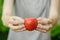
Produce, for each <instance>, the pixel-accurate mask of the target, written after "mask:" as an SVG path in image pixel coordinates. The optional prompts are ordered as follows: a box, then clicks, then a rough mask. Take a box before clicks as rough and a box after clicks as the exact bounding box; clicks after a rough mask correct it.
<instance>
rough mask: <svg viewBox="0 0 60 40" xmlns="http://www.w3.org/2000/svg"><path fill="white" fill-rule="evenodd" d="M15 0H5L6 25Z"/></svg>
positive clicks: (3, 18)
mask: <svg viewBox="0 0 60 40" xmlns="http://www.w3.org/2000/svg"><path fill="white" fill-rule="evenodd" d="M12 9H13V0H4V4H3V12H2V21H3V24H4V25H7V21H8V19H9V17H10V16H11V14H12Z"/></svg>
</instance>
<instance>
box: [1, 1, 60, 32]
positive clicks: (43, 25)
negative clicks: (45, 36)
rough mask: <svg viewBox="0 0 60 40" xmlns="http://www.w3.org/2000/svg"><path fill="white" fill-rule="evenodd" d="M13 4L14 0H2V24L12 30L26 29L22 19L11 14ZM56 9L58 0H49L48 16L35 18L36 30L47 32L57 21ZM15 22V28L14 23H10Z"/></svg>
mask: <svg viewBox="0 0 60 40" xmlns="http://www.w3.org/2000/svg"><path fill="white" fill-rule="evenodd" d="M8 5H9V6H8ZM13 6H14V0H4V5H3V15H2V21H3V24H4V25H5V26H8V27H9V28H11V29H12V30H14V31H25V30H26V29H25V27H24V25H23V22H24V19H23V18H20V17H17V16H11V15H12V9H13ZM58 9H59V0H51V6H50V12H49V17H48V18H42V17H39V18H37V20H38V26H37V28H36V30H37V31H40V32H48V31H49V30H50V29H51V28H52V26H54V25H55V24H56V23H57V20H58ZM7 10H8V11H7ZM16 19H17V20H16ZM18 20H20V22H18ZM22 20H23V21H22ZM15 23H16V24H19V25H17V28H16V27H15V26H14V25H12V24H15ZM22 25H23V26H22Z"/></svg>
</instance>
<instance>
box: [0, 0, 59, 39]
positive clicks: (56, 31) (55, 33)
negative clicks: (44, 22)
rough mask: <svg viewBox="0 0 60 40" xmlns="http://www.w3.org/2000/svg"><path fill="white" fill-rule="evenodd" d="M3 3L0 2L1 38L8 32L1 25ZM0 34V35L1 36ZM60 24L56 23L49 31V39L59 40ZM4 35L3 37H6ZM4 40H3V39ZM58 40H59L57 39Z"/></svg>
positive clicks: (1, 0)
mask: <svg viewBox="0 0 60 40" xmlns="http://www.w3.org/2000/svg"><path fill="white" fill-rule="evenodd" d="M3 1H4V0H0V32H1V33H2V35H0V37H1V36H3V35H4V34H6V35H7V31H9V28H7V27H5V26H4V25H3V23H2V20H1V17H2V7H3ZM1 33H0V34H1ZM59 34H60V22H59V23H57V24H56V25H55V26H54V27H53V28H52V29H51V37H56V36H58V37H59V38H60V35H59ZM6 35H5V36H6ZM4 40H5V39H4ZM59 40H60V39H59Z"/></svg>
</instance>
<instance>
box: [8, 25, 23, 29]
mask: <svg viewBox="0 0 60 40" xmlns="http://www.w3.org/2000/svg"><path fill="white" fill-rule="evenodd" d="M8 26H9V27H10V28H11V29H13V30H14V29H16V30H17V29H22V28H24V27H23V26H20V25H19V26H13V25H12V24H9V25H8Z"/></svg>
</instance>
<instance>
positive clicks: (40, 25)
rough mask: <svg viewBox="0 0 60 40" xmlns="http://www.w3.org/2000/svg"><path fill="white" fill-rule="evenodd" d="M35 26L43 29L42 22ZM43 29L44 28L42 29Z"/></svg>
mask: <svg viewBox="0 0 60 40" xmlns="http://www.w3.org/2000/svg"><path fill="white" fill-rule="evenodd" d="M37 28H39V29H44V28H43V25H42V24H38V26H37ZM44 30H45V29H44Z"/></svg>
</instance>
